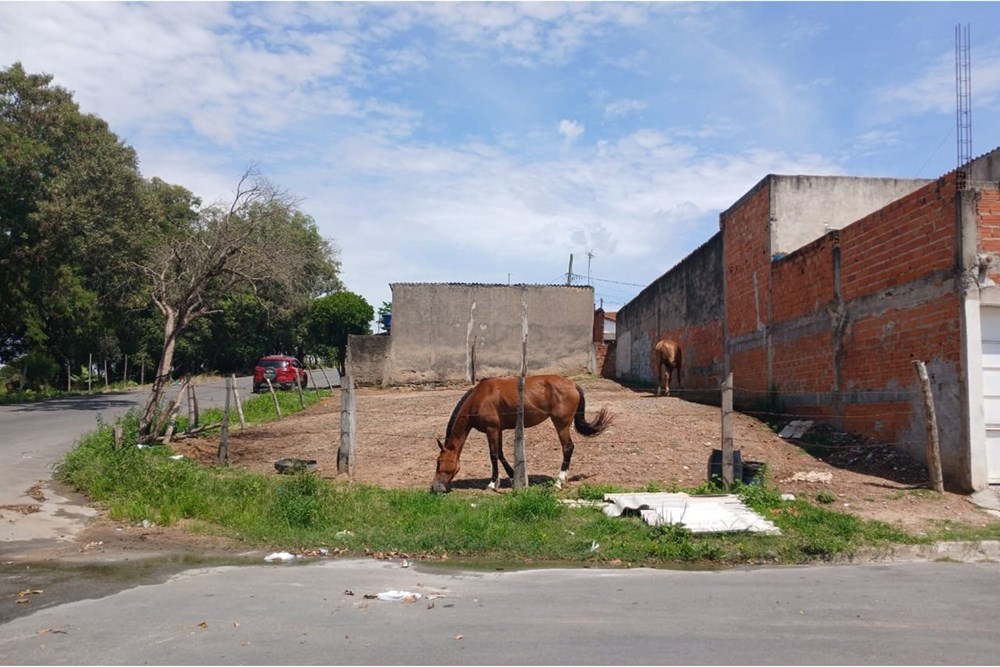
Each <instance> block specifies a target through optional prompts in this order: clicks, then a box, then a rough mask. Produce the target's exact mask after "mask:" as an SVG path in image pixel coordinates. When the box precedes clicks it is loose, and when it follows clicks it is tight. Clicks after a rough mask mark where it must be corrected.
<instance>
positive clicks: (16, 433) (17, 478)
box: [0, 376, 252, 550]
mask: <svg viewBox="0 0 1000 667" xmlns="http://www.w3.org/2000/svg"><path fill="white" fill-rule="evenodd" d="M251 385H252V378H251V377H249V376H247V377H240V378H237V379H236V388H237V390H238V391H239V393H240V396H241V397H247V396H250V390H251ZM196 387H197V388H196V392H195V395H196V396H197V398H198V404H199V406H201V407H213V406H221V405H222V404H223V402H224V400H225V395H226V390H225V380H223V379H211V380H207V381H202V382H199V383H198V384H197V385H196ZM176 391H177V388H176V387H175V386H173V387H168V389H167V395H166V399H167V400H169V399H173V398H176ZM148 395H149V388H148V387H146V388H144V389H142V390H139V391H131V392H115V393H95V394H90V395H86V396H67V397H65V398H55V399H50V400H47V401H39V402H37V403H22V404H17V405H0V460H2V461H3V464H2V465H0V508H2V507H3V506H8V507H10V506H15V507H16V506H24V505H39V501H38V499H37V498H35V497H32V496H31V495H29V490H30V489H31V488H32V487H33V486H34V485H35V484H36V483H38V482H41V483H42V484H43V485H44V487H43V488H42V489H41V491H42V495H43V496H44V500H42V501H41V503H40V507H39V509H38V511H35V512H32V513H30V514H21V513H18V512H16V511H14V510H11V509H6V510H3V509H0V514H2V516H3V520H2V521H0V544H2V545H3V547H2V550H7V549H9V548H11V547H12V543H14V542H20V541H27V540H46V539H71V538H72V536H73V535H74V534H76V533H77V532H78V531H79V530H80V529H82V528H83V525H84V523H85V521H86V519H88V518H89V517H90V516H93V514H94V512H93V510H91V509H90V508H88V507H87V506H86V505H85V504H84V503H83V502H82V500H81V499H80V498H79V497H77V496H75V495H74V494H72V493H70V492H68V491H67V490H65V489H61V488H58V487H57V486H55V485H53V484H51V483H50V480H51V479H52V469H53V466H55V465H56V464H57V463H58V462H59V461H60V460H62V457H63V456H64V455H65V454H66V453H67V452H68V451H70V450H71V449H72V448H73V446H74V445H75V444H76V442H77V441H78V439H79V438H80V436H81V435H83V434H84V433H86V432H88V431H91V430H93V429H95V428H96V427H97V425H98V423H99V420H103V421H104V422H105V423H111V422H113V421H114V420H115V419H116V418H117V417H119V416H121V415H124V414H125V413H127V412H128V411H129V410H130V409H132V408H138V407H141V406H142V405H144V404H145V401H146V399H147V397H148Z"/></svg>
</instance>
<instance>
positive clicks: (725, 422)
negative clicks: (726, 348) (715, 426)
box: [722, 373, 734, 489]
mask: <svg viewBox="0 0 1000 667" xmlns="http://www.w3.org/2000/svg"><path fill="white" fill-rule="evenodd" d="M733 476H734V475H733V374H732V373H729V375H728V376H726V381H725V382H724V383H723V385H722V483H723V485H724V486H725V487H726V488H727V489H728V488H729V487H730V486H731V485H732V483H733Z"/></svg>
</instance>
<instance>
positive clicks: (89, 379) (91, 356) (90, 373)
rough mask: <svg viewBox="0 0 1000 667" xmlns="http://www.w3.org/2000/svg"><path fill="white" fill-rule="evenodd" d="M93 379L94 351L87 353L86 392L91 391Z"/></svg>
mask: <svg viewBox="0 0 1000 667" xmlns="http://www.w3.org/2000/svg"><path fill="white" fill-rule="evenodd" d="M93 380H94V353H93V352H91V353H90V354H88V355H87V393H88V394H89V393H90V392H92V391H93Z"/></svg>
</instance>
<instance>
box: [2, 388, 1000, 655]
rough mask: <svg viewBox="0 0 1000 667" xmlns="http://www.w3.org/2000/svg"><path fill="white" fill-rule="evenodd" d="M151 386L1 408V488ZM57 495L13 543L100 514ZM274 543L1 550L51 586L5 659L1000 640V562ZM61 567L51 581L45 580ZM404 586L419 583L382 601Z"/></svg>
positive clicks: (957, 648)
mask: <svg viewBox="0 0 1000 667" xmlns="http://www.w3.org/2000/svg"><path fill="white" fill-rule="evenodd" d="M241 380H242V381H244V382H246V385H245V386H243V387H241V394H242V392H243V391H246V392H249V380H248V379H247V378H243V379H241ZM219 384H220V386H219V387H218V388H211V387H204V388H201V387H200V388H199V393H198V396H199V401H200V402H201V404H202V405H210V404H211V403H212V402H213V401H217V400H221V398H222V396H223V390H222V388H221V387H222V385H221V382H220V383H219ZM213 391H217V393H216V394H214V395H213ZM143 396H144V394H143V393H141V392H133V393H130V394H117V395H101V396H90V397H78V398H69V399H59V400H57V401H46V402H44V403H39V404H34V405H30V406H5V407H0V448H2V449H0V451H2V452H3V453H4V454H5V455H6V457H5V458H6V459H7V463H8V465H6V466H3V467H0V475H2V477H0V504H10V502H11V500H13V501H15V502H17V501H21V500H26V501H30V502H34V500H32V499H30V498H28V497H27V496H26V495H24V494H23V490H25V489H27V487H28V486H30V485H31V484H32V483H33V481H34V480H36V479H48V476H49V474H50V468H51V464H52V463H54V462H55V461H57V460H58V459H59V458H60V457H61V456H62V454H63V453H65V452H66V451H68V450H69V448H71V447H72V446H73V443H74V442H75V440H76V438H77V437H78V436H79V435H80V434H81V433H82V432H84V431H86V430H89V429H90V428H92V427H93V426H94V425H95V424H96V423H97V415H101V418H102V419H105V420H108V421H110V420H112V419H113V418H114V416H115V415H117V414H121V413H123V412H125V411H127V410H128V409H130V408H131V407H132V406H134V405H138V404H139V403H141V402H142V399H143ZM171 397H172V396H171ZM19 490H21V491H19ZM45 493H46V495H55V496H57V498H56V499H55V500H53V499H52V498H51V497H50V498H49V499H47V500H46V501H45V502H44V503H42V504H43V506H44V507H46V508H47V509H45V510H43V511H42V512H36V513H34V514H30V515H26V516H25V517H23V518H24V519H25V520H26V521H25V522H24V524H25V525H31V526H34V528H33V529H32V530H34V531H35V533H31V532H30V531H29V532H28V533H25V532H21V533H18V532H17V529H16V528H17V526H18V524H19V523H20V522H19V521H11V520H9V518H8V515H7V513H6V512H4V520H3V522H2V525H0V536H2V538H3V543H2V544H3V545H4V548H5V549H9V548H14V549H19V548H21V547H20V546H19V545H25V544H26V543H25V542H24V541H23V540H27V539H32V537H31V535H33V534H42V535H43V539H44V540H51V539H63V540H67V539H70V538H71V537H72V534H73V532H72V531H73V530H75V529H76V528H77V527H82V525H83V522H84V520H85V519H86V518H87V516H89V514H88V512H89V513H91V514H92V511H90V510H89V509H88V508H86V507H85V505H83V503H81V502H79V501H77V500H75V499H73V498H72V497H65V498H63V497H62V496H59V495H58V494H57V493H56V492H55V490H54V489H52V488H51V487H47V488H46V489H45ZM59 498H62V500H60V499H59ZM53 507H54V509H53ZM47 522H50V523H47ZM10 526H14V527H15V528H14V529H12V528H10ZM39 526H41V528H39ZM19 540H20V541H19ZM331 546H333V545H331ZM264 555H265V554H263V553H260V554H258V553H253V554H243V555H242V556H241V557H234V558H233V559H232V562H233V563H242V564H239V565H236V564H226V565H221V566H220V565H218V564H217V563H218V561H213V560H209V559H205V560H199V559H198V557H197V556H196V555H194V556H190V557H188V556H184V557H182V558H181V559H180V560H177V559H176V558H175V557H174V556H170V557H169V558H167V559H166V560H157V559H143V558H135V557H133V556H135V554H133V555H131V556H130V555H127V554H126V555H125V556H124V557H123V556H122V555H119V556H117V557H116V558H117V559H116V560H115V561H114V562H104V563H101V562H97V561H87V560H81V559H85V558H86V556H85V555H78V556H77V557H75V558H74V559H73V561H72V562H69V561H67V562H52V563H25V562H24V561H19V562H14V561H9V562H5V563H3V576H4V581H5V582H6V583H7V584H10V586H7V587H6V589H7V590H11V591H13V590H16V591H21V592H24V593H26V596H27V597H28V598H32V597H33V596H35V595H36V594H35V593H32V592H31V590H32V589H38V592H37V600H38V603H37V604H36V603H35V602H34V601H29V602H27V603H24V604H20V603H17V601H16V600H15V599H14V598H15V595H14V594H13V593H11V594H10V595H7V594H5V595H4V596H3V599H2V600H0V605H9V608H8V609H5V610H0V619H2V620H0V664H19V665H28V664H52V665H58V664H83V665H90V664H93V665H97V664H101V665H104V664H141V663H154V664H205V665H213V664H435V665H440V664H797V665H798V664H801V665H812V664H968V665H974V664H996V662H997V655H998V653H1000V641H998V640H997V638H996V631H995V628H996V619H997V618H1000V563H998V562H996V560H995V559H994V560H992V561H991V562H985V561H983V562H931V561H923V562H898V563H891V564H867V565H841V566H822V567H801V568H772V569H742V570H729V571H714V572H707V571H670V570H648V569H635V570H597V569H538V570H530V571H489V572H482V571H480V572H476V571H469V570H468V569H465V570H463V569H458V568H454V567H453V569H444V568H442V567H439V566H434V567H431V566H429V565H426V564H421V563H417V564H412V563H407V562H401V561H398V560H397V561H376V560H315V561H312V562H308V563H307V562H303V561H299V562H295V563H291V564H265V563H263V557H264ZM168 561H169V562H168ZM247 563H249V564H247ZM41 570H46V572H45V574H44V576H41V575H42V572H41ZM60 576H61V577H63V578H64V581H62V582H61V583H58V585H56V584H57V582H58V579H59V577H60ZM46 579H47V581H49V583H52V584H53V586H52V588H50V589H49V591H48V593H46V592H45V590H42V589H44V588H48V586H42V585H38V584H39V582H40V581H43V580H46ZM66 580H68V581H66ZM11 586H13V587H14V588H11ZM73 586H78V587H79V588H77V589H73V590H72V591H69V592H68V593H67V594H66V595H65V596H59V595H56V592H57V589H59V588H63V590H67V589H68V588H71V587H73ZM22 589H25V590H24V591H22ZM390 591H400V592H402V593H404V594H405V593H420V594H421V597H420V598H419V599H416V600H414V601H412V602H403V601H391V600H380V599H377V597H376V596H377V595H378V594H379V593H383V594H385V593H388V592H390ZM20 597H24V596H20ZM3 612H16V613H3Z"/></svg>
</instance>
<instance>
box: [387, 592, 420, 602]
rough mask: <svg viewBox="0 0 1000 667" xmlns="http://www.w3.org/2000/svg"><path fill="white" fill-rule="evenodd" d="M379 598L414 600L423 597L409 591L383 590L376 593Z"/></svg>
mask: <svg viewBox="0 0 1000 667" xmlns="http://www.w3.org/2000/svg"><path fill="white" fill-rule="evenodd" d="M377 597H378V599H379V600H388V601H390V602H416V601H417V600H419V599H420V598H422V597H423V595H421V594H420V593H411V592H410V591H396V590H392V591H385V592H383V593H379V594H378V596H377Z"/></svg>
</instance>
